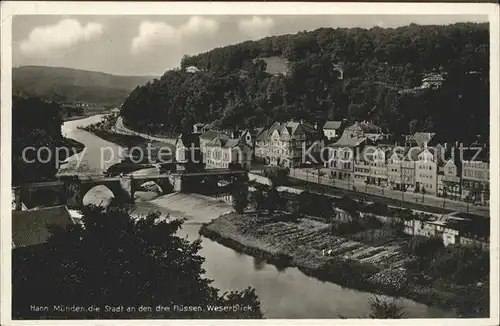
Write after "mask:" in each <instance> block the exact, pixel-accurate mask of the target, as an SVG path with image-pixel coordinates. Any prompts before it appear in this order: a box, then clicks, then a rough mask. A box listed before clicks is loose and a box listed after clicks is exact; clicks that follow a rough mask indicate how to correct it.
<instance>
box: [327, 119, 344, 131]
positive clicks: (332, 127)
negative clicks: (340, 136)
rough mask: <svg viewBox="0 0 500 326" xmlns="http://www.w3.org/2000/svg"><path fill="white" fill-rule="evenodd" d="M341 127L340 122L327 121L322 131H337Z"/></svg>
mask: <svg viewBox="0 0 500 326" xmlns="http://www.w3.org/2000/svg"><path fill="white" fill-rule="evenodd" d="M341 126H342V121H327V122H326V123H325V124H324V126H323V129H329V130H337V129H339V128H340V127H341Z"/></svg>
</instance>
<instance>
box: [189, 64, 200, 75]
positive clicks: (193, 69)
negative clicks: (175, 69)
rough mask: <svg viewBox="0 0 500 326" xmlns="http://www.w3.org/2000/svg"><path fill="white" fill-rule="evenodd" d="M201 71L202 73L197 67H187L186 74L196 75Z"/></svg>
mask: <svg viewBox="0 0 500 326" xmlns="http://www.w3.org/2000/svg"><path fill="white" fill-rule="evenodd" d="M199 71H200V69H199V68H198V67H195V66H189V67H186V72H187V73H190V74H195V73H197V72H199Z"/></svg>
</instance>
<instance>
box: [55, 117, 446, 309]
mask: <svg viewBox="0 0 500 326" xmlns="http://www.w3.org/2000/svg"><path fill="white" fill-rule="evenodd" d="M100 118H101V117H100V116H92V117H89V118H85V119H82V120H74V121H68V122H65V123H64V125H63V127H62V131H63V134H64V135H65V136H66V137H69V138H72V139H75V140H77V141H79V142H82V143H83V144H85V146H86V147H87V148H86V151H85V153H84V155H83V160H82V164H81V165H80V170H82V169H83V170H86V171H92V172H93V173H100V172H102V171H103V169H106V168H107V167H108V166H109V165H111V164H113V163H116V162H118V161H119V160H120V157H119V156H118V155H117V153H118V152H119V149H120V148H119V146H118V145H116V144H113V143H110V142H107V141H105V140H103V139H101V138H99V137H97V136H95V135H93V134H91V133H88V132H86V131H83V130H80V129H77V127H78V126H85V125H88V124H91V123H94V122H97V121H99V120H100ZM105 147H107V148H109V149H111V150H112V151H114V153H115V158H114V160H113V161H112V162H109V163H107V164H106V165H105V166H101V148H105ZM107 153H109V150H108V151H107ZM107 155H108V154H107ZM106 159H109V156H106ZM75 169H76V158H75V157H72V158H70V160H69V162H68V163H67V164H65V165H63V166H62V167H61V171H64V172H71V171H75ZM111 196H112V194H111V192H110V191H109V190H108V189H107V188H102V186H100V187H96V188H94V189H92V190H91V191H90V192H89V194H88V195H87V196H86V198H85V199H84V202H94V203H100V202H102V201H107V200H109V198H110V197H111ZM135 206H136V211H137V212H138V213H139V214H147V212H149V211H151V210H159V211H161V212H163V213H165V214H171V216H175V217H184V218H186V219H187V221H186V223H185V225H184V226H183V228H182V230H181V231H180V232H179V233H180V234H179V235H181V236H187V237H188V238H189V239H196V238H198V236H199V235H198V230H199V228H200V225H201V224H202V223H204V222H208V221H210V220H211V219H213V218H216V217H217V216H219V215H220V214H223V213H226V212H228V211H229V210H231V207H230V206H229V205H227V204H223V203H220V202H216V201H212V200H210V199H207V198H205V197H203V196H198V195H191V194H170V195H165V196H161V197H159V198H156V199H154V200H150V201H139V202H137V203H136V205H135ZM200 254H201V255H202V256H204V257H205V258H206V261H205V263H204V266H203V267H204V268H205V270H206V276H207V277H209V278H211V279H214V280H215V281H214V285H215V286H216V287H218V288H219V289H221V290H222V291H225V290H230V289H244V288H246V287H248V286H252V287H254V288H255V289H256V291H257V294H258V295H259V298H260V300H261V303H262V310H263V312H264V314H265V317H267V318H338V317H339V315H342V316H344V317H349V318H358V317H364V316H367V314H368V299H369V298H370V297H371V294H370V293H367V292H361V291H356V290H351V289H346V288H342V287H340V286H338V285H336V284H333V283H327V282H321V281H318V280H316V279H315V278H312V277H309V276H306V275H304V274H302V272H300V271H299V270H298V269H296V268H287V269H284V270H278V269H277V268H276V267H275V266H273V265H269V264H266V263H262V262H260V261H258V260H257V259H255V258H253V257H251V256H247V255H244V254H239V253H237V252H235V251H233V250H232V249H229V248H226V247H224V246H222V245H219V244H218V243H215V242H213V241H211V240H209V239H205V238H203V249H202V250H201V252H200ZM399 302H400V304H401V305H403V306H404V307H405V312H406V313H407V316H408V317H413V318H433V317H438V318H439V317H449V318H452V317H454V313H453V312H452V311H444V310H442V309H439V308H435V307H427V306H425V305H423V304H419V303H416V302H414V301H411V300H406V299H401V300H399Z"/></svg>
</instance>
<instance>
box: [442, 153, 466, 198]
mask: <svg viewBox="0 0 500 326" xmlns="http://www.w3.org/2000/svg"><path fill="white" fill-rule="evenodd" d="M437 173H438V174H437V195H438V196H439V197H443V198H448V199H450V200H460V199H461V197H462V183H461V175H462V163H461V162H460V157H459V156H455V155H453V157H451V158H449V159H447V160H444V161H440V162H439V163H438V172H437Z"/></svg>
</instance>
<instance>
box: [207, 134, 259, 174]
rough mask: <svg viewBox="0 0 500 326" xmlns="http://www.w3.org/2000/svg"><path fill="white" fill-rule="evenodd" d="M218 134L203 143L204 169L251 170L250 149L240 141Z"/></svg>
mask: <svg viewBox="0 0 500 326" xmlns="http://www.w3.org/2000/svg"><path fill="white" fill-rule="evenodd" d="M223 136H224V134H222V133H220V134H218V135H217V136H216V137H215V138H214V139H212V140H210V141H208V142H206V143H205V145H204V146H205V147H204V148H205V150H204V152H202V155H203V157H204V162H205V166H206V168H224V169H228V168H229V169H230V168H243V169H246V170H249V169H250V168H251V160H252V149H251V147H250V146H249V145H248V144H247V143H246V142H245V141H244V140H242V139H234V138H228V137H223Z"/></svg>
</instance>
